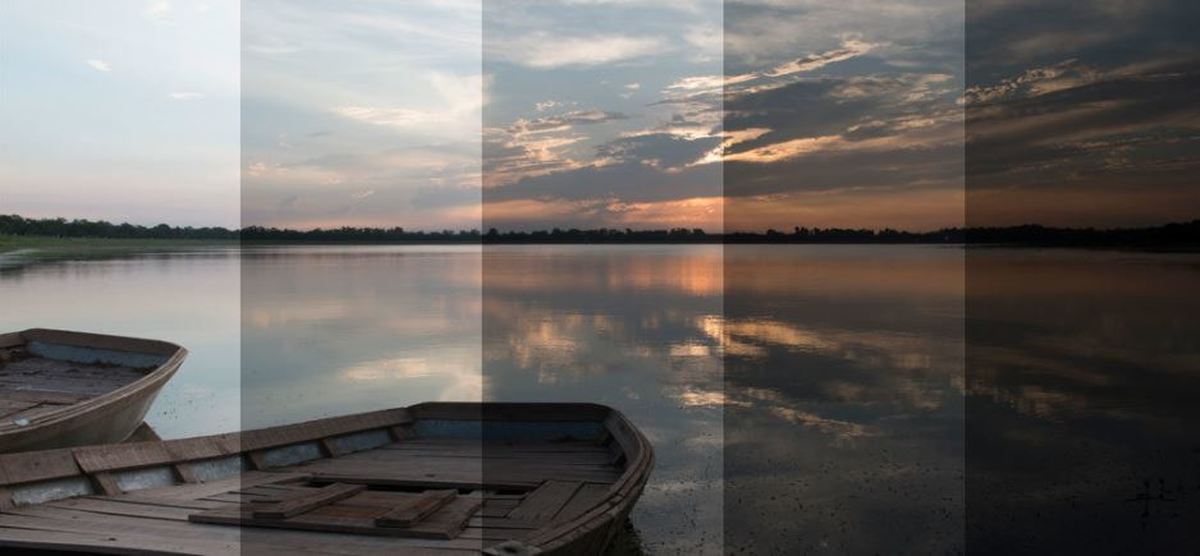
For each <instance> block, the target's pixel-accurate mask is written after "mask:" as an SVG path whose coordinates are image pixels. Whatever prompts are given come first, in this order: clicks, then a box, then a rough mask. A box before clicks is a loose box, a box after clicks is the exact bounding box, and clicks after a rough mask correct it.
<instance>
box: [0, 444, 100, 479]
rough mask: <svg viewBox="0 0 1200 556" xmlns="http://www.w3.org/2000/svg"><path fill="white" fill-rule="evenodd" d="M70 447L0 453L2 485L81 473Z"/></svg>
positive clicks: (59, 477)
mask: <svg viewBox="0 0 1200 556" xmlns="http://www.w3.org/2000/svg"><path fill="white" fill-rule="evenodd" d="M79 474H80V470H79V465H77V464H76V463H75V457H74V456H73V455H72V454H71V450H69V449H59V450H46V451H42V452H23V453H18V454H4V455H0V485H15V484H20V483H31V482H34V481H45V480H48V479H61V478H64V477H71V476H75V475H79Z"/></svg>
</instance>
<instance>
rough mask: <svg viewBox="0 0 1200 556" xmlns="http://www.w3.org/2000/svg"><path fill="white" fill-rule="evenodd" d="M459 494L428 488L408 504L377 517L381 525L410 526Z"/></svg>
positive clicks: (378, 523)
mask: <svg viewBox="0 0 1200 556" xmlns="http://www.w3.org/2000/svg"><path fill="white" fill-rule="evenodd" d="M457 496H458V491H456V490H427V491H425V492H423V493H421V494H420V495H419V496H417V498H416V499H414V500H412V501H411V502H409V503H408V504H406V505H403V506H399V507H397V508H395V509H393V510H391V511H389V512H388V513H385V514H383V515H381V516H379V517H377V518H375V525H377V526H379V527H410V526H412V525H413V524H415V523H417V522H419V521H421V520H423V519H425V518H427V517H429V516H430V515H432V514H433V513H434V512H436V511H438V510H440V509H442V507H443V506H445V505H446V504H449V503H450V502H452V501H453V500H454V499H455V498H456V497H457Z"/></svg>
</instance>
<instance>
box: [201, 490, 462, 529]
mask: <svg viewBox="0 0 1200 556" xmlns="http://www.w3.org/2000/svg"><path fill="white" fill-rule="evenodd" d="M365 494H366V493H364V495H365ZM371 494H374V495H375V496H376V498H375V502H373V503H370V504H368V503H365V502H363V501H361V500H359V499H358V497H352V498H349V499H346V500H344V501H339V502H334V503H332V504H328V505H325V506H320V507H318V508H315V509H313V510H312V511H309V512H306V513H303V514H300V515H297V516H293V517H290V518H286V519H258V518H255V517H254V516H253V514H252V513H251V512H248V511H246V510H245V509H244V508H241V507H238V508H229V509H218V510H210V511H204V512H197V513H193V514H191V515H189V516H188V520H189V521H191V522H193V523H209V524H223V525H238V526H241V527H262V528H275V529H295V530H299V531H324V532H331V533H350V534H358V535H369V536H387V537H401V538H425V539H441V540H452V539H454V538H456V537H457V536H458V534H459V533H460V532H461V531H462V530H463V529H464V528H465V527H466V525H467V522H468V520H469V519H470V518H471V516H472V515H474V513H475V512H476V511H477V510H478V509H479V506H480V503H481V501H480V500H479V499H478V498H473V497H465V496H459V497H457V498H455V499H454V500H453V501H451V502H450V503H449V504H447V505H446V506H444V507H443V508H442V510H441V511H438V512H436V513H434V514H433V515H431V516H429V517H428V518H426V519H425V520H422V521H421V522H418V523H415V524H413V525H412V526H410V527H405V528H401V527H377V526H376V525H375V518H376V517H378V516H380V515H382V514H383V513H386V512H387V511H389V510H391V509H392V507H394V505H395V504H397V501H399V500H405V499H411V498H412V496H413V495H412V494H411V493H383V492H377V493H371ZM384 495H390V496H384ZM381 497H382V499H384V500H388V501H387V502H382V503H385V504H389V505H387V506H384V505H380V504H381V502H379V500H380V499H381Z"/></svg>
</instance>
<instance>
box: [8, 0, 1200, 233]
mask: <svg viewBox="0 0 1200 556" xmlns="http://www.w3.org/2000/svg"><path fill="white" fill-rule="evenodd" d="M1197 9H1198V8H1197V7H1196V6H1195V4H1194V3H1190V2H1186V1H1184V0H1146V1H1139V2H1127V1H1124V0H1105V1H1097V2H1089V3H1083V4H1079V3H1075V2H1067V1H1066V0H1056V1H1052V2H1042V1H1039V2H1033V1H1028V0H972V1H971V2H968V3H967V5H965V6H964V4H963V2H961V1H957V2H956V1H952V0H854V1H847V2H827V1H817V0H727V1H724V2H722V1H720V0H671V1H668V0H556V1H554V2H545V1H535V0H509V1H504V2H499V1H496V2H486V3H481V2H479V0H473V1H472V0H454V1H434V0H412V1H405V2H373V1H366V0H353V1H347V2H339V3H337V4H336V5H334V4H330V3H328V2H319V1H315V0H313V1H306V0H260V1H256V2H246V3H244V4H242V5H240V6H239V5H238V3H236V2H233V1H231V0H223V1H215V0H214V1H211V2H180V1H174V0H156V1H132V0H131V1H121V2H109V3H105V5H104V6H103V9H102V8H100V7H99V6H98V5H97V4H96V3H92V2H84V1H77V2H72V1H66V0H59V1H56V2H34V1H32V0H27V1H10V2H4V3H2V4H0V10H2V11H3V17H2V18H0V48H2V49H3V60H2V62H0V79H2V80H3V81H2V84H3V97H2V99H0V122H2V123H3V127H2V128H0V145H2V146H3V149H2V152H0V162H2V163H3V165H2V166H0V180H2V181H0V210H3V211H4V212H19V213H22V214H29V215H36V216H49V215H64V216H72V217H74V216H83V217H102V218H109V219H114V220H131V221H135V222H140V223H153V222H157V221H159V220H166V221H169V222H172V223H179V224H223V225H236V224H238V223H239V222H240V223H242V224H245V225H250V224H266V225H278V226H291V227H301V228H307V227H313V226H334V225H343V224H350V225H370V226H397V225H398V226H404V227H407V228H425V229H430V228H437V229H440V228H487V227H492V226H495V227H498V228H503V229H513V228H518V229H520V228H523V229H529V228H543V227H552V226H559V227H596V226H609V227H618V228H624V227H630V228H645V227H665V226H687V227H703V228H706V229H709V230H720V229H730V230H744V229H756V230H761V229H764V228H767V227H775V228H780V229H790V228H791V227H792V226H821V227H827V226H855V227H858V226H863V227H874V228H883V227H896V228H906V229H916V230H923V229H933V228H938V227H942V226H953V225H960V224H962V223H963V222H964V215H965V217H966V218H968V219H969V222H968V223H970V224H1017V223H1026V222H1042V223H1047V224H1067V225H1130V224H1153V223H1159V222H1163V221H1169V220H1184V219H1189V218H1192V217H1194V216H1195V213H1196V208H1197V204H1196V203H1195V202H1194V201H1193V197H1194V196H1193V195H1192V194H1191V192H1190V189H1191V187H1192V181H1193V179H1192V177H1191V176H1192V175H1194V173H1195V169H1196V168H1195V167H1196V158H1195V156H1194V154H1193V153H1194V152H1195V150H1196V148H1195V147H1196V145H1195V142H1196V137H1197V129H1196V128H1197V122H1198V118H1197V111H1196V108H1195V105H1196V103H1195V102H1193V101H1192V100H1191V97H1192V93H1193V91H1194V90H1196V86H1195V85H1196V80H1197V73H1196V70H1197V66H1198V65H1200V64H1198V62H1197V60H1198V58H1197V48H1196V44H1197V41H1196V39H1194V37H1193V33H1192V31H1191V30H1190V28H1189V27H1188V22H1189V21H1195V20H1196V15H1198V14H1197V13H1196V11H1197ZM239 24H240V28H239ZM239 70H240V71H239ZM18 84H19V86H18ZM239 125H240V127H239ZM964 184H965V185H964Z"/></svg>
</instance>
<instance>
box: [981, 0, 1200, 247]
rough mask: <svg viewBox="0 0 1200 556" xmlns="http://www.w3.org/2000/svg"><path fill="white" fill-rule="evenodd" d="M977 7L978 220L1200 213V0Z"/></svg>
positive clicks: (1126, 218)
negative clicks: (1199, 176)
mask: <svg viewBox="0 0 1200 556" xmlns="http://www.w3.org/2000/svg"><path fill="white" fill-rule="evenodd" d="M969 6H970V8H971V9H969V10H968V16H969V17H968V20H967V38H968V42H967V52H968V54H969V56H968V58H967V64H968V66H967V67H968V76H969V79H968V83H967V87H968V88H967V90H966V100H967V116H968V118H967V125H966V130H967V134H968V136H969V137H970V142H969V143H968V145H967V154H968V178H969V179H968V191H969V193H968V197H967V214H968V220H969V221H970V223H971V224H977V225H982V224H1006V223H1014V222H1047V223H1055V224H1060V225H1070V226H1128V225H1152V224H1160V223H1163V222H1170V221H1184V220H1191V219H1194V218H1196V217H1197V216H1200V191H1198V190H1197V188H1196V186H1197V180H1196V176H1197V173H1198V172H1197V171H1198V170H1200V156H1198V154H1200V103H1198V102H1197V101H1196V98H1197V96H1196V95H1197V91H1200V38H1197V37H1198V35H1197V34H1196V22H1197V21H1200V2H1195V1H1194V0H1139V1H1125V0H1103V1H1093V2H1073V1H1068V0H1051V1H1045V0H1042V1H1036V2H1035V1H1030V0H986V1H985V0H973V1H972V2H970V4H969Z"/></svg>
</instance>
